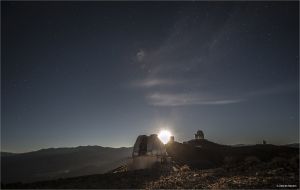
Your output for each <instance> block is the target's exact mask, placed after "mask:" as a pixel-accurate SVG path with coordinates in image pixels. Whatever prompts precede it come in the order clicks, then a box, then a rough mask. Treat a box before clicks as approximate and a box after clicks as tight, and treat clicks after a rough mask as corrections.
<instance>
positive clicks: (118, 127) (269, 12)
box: [1, 2, 299, 152]
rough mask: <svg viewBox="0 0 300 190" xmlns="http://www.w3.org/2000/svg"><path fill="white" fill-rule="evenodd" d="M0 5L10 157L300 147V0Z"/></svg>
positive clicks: (4, 128) (5, 145) (4, 146)
mask: <svg viewBox="0 0 300 190" xmlns="http://www.w3.org/2000/svg"><path fill="white" fill-rule="evenodd" d="M1 4H2V7H1V14H2V15H1V18H2V22H1V23H2V68H1V71H2V73H1V74H2V75H1V76H2V79H1V95H2V99H1V101H2V106H1V108H2V111H1V119H2V120H1V151H11V152H27V151H31V150H38V149H41V148H50V147H75V146H84V145H100V146H109V147H129V146H133V143H134V142H135V139H136V137H137V136H138V135H140V134H152V133H158V132H159V131H160V130H161V129H168V130H170V131H171V132H172V134H174V136H175V140H177V141H180V142H182V141H187V140H189V139H192V138H193V137H194V136H193V135H194V133H195V132H196V131H197V130H198V129H201V130H203V131H204V133H205V137H206V138H207V139H209V140H211V141H214V142H217V143H223V144H240V143H241V144H256V143H261V142H262V140H263V139H264V140H266V141H267V142H268V143H274V144H288V143H294V142H299V108H298V107H299V2H1Z"/></svg>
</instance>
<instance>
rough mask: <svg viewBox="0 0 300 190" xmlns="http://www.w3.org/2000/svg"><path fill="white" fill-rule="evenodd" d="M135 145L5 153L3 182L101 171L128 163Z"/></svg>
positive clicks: (47, 178)
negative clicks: (128, 146)
mask: <svg viewBox="0 0 300 190" xmlns="http://www.w3.org/2000/svg"><path fill="white" fill-rule="evenodd" d="M131 153H132V148H108V147H101V146H80V147H76V148H50V149H42V150H39V151H34V152H28V153H22V154H15V155H9V156H7V154H4V155H5V156H1V173H2V175H1V182H2V183H13V182H32V181H38V180H49V179H57V178H63V177H64V178H65V177H74V176H82V175H89V174H96V173H97V174H99V173H104V172H107V171H109V170H111V169H114V168H116V167H118V166H119V165H121V164H124V163H126V162H127V160H128V159H129V158H130V157H131Z"/></svg>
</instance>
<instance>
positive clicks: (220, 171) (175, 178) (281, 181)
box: [146, 157, 299, 189]
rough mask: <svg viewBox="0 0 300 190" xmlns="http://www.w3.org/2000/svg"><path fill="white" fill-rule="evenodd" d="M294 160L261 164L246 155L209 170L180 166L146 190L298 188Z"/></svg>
mask: <svg viewBox="0 0 300 190" xmlns="http://www.w3.org/2000/svg"><path fill="white" fill-rule="evenodd" d="M298 168H299V164H298V163H297V159H295V160H292V159H291V160H284V159H282V158H275V159H274V160H272V162H268V163H264V162H260V161H259V160H257V159H256V158H255V157H254V158H249V160H246V161H245V162H244V163H240V164H238V165H230V164H229V165H225V166H223V167H220V168H215V169H208V170H191V169H190V168H189V167H188V166H182V167H181V168H179V169H178V171H174V172H171V173H170V175H166V176H161V177H160V178H159V179H158V180H154V181H151V182H149V183H147V184H146V188H147V189H241V188H243V189H245V188H246V189H253V188H255V189H273V188H284V189H286V188H296V189H297V188H299V171H298Z"/></svg>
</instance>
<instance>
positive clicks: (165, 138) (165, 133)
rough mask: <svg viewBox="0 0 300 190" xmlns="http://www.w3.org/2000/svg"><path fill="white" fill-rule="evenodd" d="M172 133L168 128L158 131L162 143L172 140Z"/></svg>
mask: <svg viewBox="0 0 300 190" xmlns="http://www.w3.org/2000/svg"><path fill="white" fill-rule="evenodd" d="M170 137H171V133H170V131H167V130H161V131H160V132H159V133H158V138H159V139H160V140H161V142H162V143H164V144H167V143H168V142H169V140H170Z"/></svg>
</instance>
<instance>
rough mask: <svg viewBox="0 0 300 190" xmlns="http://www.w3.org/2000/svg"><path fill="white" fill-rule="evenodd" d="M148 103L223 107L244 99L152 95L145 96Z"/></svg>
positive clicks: (191, 95)
mask: <svg viewBox="0 0 300 190" xmlns="http://www.w3.org/2000/svg"><path fill="white" fill-rule="evenodd" d="M147 100H148V103H149V104H150V105H155V106H187V105H225V104H234V103H239V102H242V101H245V100H244V99H221V98H208V97H205V96H203V95H201V94H167V93H153V94H151V95H148V96H147Z"/></svg>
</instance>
